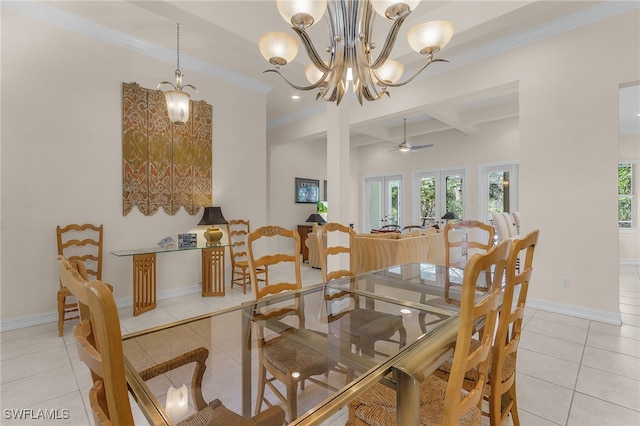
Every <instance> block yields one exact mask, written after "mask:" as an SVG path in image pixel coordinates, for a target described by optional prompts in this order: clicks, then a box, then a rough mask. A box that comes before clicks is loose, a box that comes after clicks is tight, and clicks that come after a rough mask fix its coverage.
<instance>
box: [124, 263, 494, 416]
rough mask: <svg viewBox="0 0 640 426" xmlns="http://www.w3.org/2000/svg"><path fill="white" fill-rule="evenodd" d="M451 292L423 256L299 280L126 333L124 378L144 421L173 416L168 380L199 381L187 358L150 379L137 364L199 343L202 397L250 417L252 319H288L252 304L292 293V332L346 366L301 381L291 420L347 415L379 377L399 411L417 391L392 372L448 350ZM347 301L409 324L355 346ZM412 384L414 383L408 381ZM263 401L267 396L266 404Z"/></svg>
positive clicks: (284, 299)
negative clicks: (306, 282)
mask: <svg viewBox="0 0 640 426" xmlns="http://www.w3.org/2000/svg"><path fill="white" fill-rule="evenodd" d="M450 275H451V276H452V277H454V276H455V277H458V279H460V280H461V275H462V271H460V270H455V271H450ZM452 279H453V278H452ZM336 296H338V297H336ZM450 297H453V298H455V295H449V297H447V298H445V297H444V267H443V266H437V265H432V264H425V263H422V264H419V263H415V264H407V265H399V266H395V267H391V268H388V269H384V270H379V271H372V272H368V273H365V274H362V275H359V276H357V277H356V278H353V279H343V280H336V281H333V282H331V283H329V284H316V285H310V286H305V287H303V288H302V289H301V290H298V291H289V292H285V293H282V294H279V295H275V296H273V297H270V298H265V299H262V300H260V301H259V302H257V303H256V302H246V303H244V304H241V305H238V306H236V307H232V308H227V309H224V310H221V311H217V312H212V313H211V314H206V315H201V316H197V317H194V318H190V319H186V320H181V321H178V322H175V323H171V324H167V325H164V326H160V327H155V328H152V329H149V330H145V331H141V332H136V333H132V334H128V335H125V336H123V350H124V355H125V366H126V374H127V381H128V384H129V387H130V390H131V393H132V394H133V396H134V398H135V399H136V401H137V402H138V405H139V407H140V408H141V410H142V412H143V414H144V415H145V417H146V418H147V420H148V421H149V423H150V424H154V425H165V424H166V425H171V424H175V423H176V422H177V421H179V420H180V417H182V416H185V415H186V414H185V413H183V414H182V415H181V416H178V417H176V415H174V414H172V412H171V410H167V409H166V407H167V403H168V402H171V399H172V398H173V397H172V396H170V397H168V396H167V395H168V394H169V393H171V392H169V390H170V389H172V388H179V387H181V386H182V385H186V386H187V388H194V387H195V388H197V387H198V386H200V385H199V384H196V383H195V381H194V379H193V378H192V377H195V376H194V375H193V370H194V366H193V365H187V366H184V367H180V368H178V369H176V370H173V371H172V372H169V373H167V374H164V375H161V376H158V377H155V378H153V379H150V380H148V381H144V380H143V379H142V377H141V375H140V372H141V371H143V370H145V369H148V368H150V367H152V366H154V365H156V364H159V363H162V362H165V361H167V360H169V359H171V358H174V357H177V356H180V355H181V354H184V353H186V352H189V351H192V350H196V349H199V348H205V349H206V351H207V352H208V357H207V358H206V370H205V371H204V375H203V376H202V379H201V389H200V390H201V394H202V396H203V397H204V400H205V401H211V400H213V399H216V398H217V399H219V400H220V401H221V402H222V403H223V404H224V405H225V406H226V407H227V408H228V409H230V410H233V411H235V412H236V413H238V414H241V415H242V416H244V417H247V418H250V417H251V416H252V415H254V414H255V408H256V402H255V401H256V399H257V392H258V390H257V385H258V374H257V372H258V365H257V364H258V362H259V359H260V357H259V354H258V351H260V348H259V345H258V344H257V339H256V334H257V333H256V332H255V328H256V327H258V326H259V327H262V328H263V329H264V330H267V332H268V333H271V334H278V333H286V332H287V331H286V330H288V327H289V324H287V323H286V322H284V321H285V320H280V319H276V320H269V319H267V320H265V319H263V318H264V316H262V315H260V314H259V312H261V311H262V310H264V309H265V308H267V309H275V308H278V307H280V306H283V305H284V306H286V305H290V304H291V303H292V302H293V301H294V300H297V301H299V302H301V303H300V304H299V306H300V307H301V316H302V317H303V318H304V321H303V322H304V330H301V331H298V332H297V333H294V334H289V336H292V338H294V339H295V340H296V342H297V343H299V344H303V345H306V346H308V347H309V348H311V349H313V350H315V351H318V352H320V353H322V354H325V355H326V356H327V358H328V359H330V360H331V362H332V364H333V365H336V366H340V367H342V368H343V370H346V371H349V372H350V374H346V375H345V374H341V373H338V372H336V371H330V372H329V373H328V374H326V375H325V376H324V377H320V379H323V380H325V381H326V382H328V384H329V385H330V387H328V388H325V387H322V386H318V385H316V384H313V383H309V382H307V383H305V384H304V386H303V388H302V389H301V388H300V386H298V393H297V407H298V417H297V418H295V419H292V421H291V422H290V424H294V425H303V424H304V425H318V424H327V423H329V422H330V421H332V420H333V419H334V418H337V417H339V416H343V418H345V417H344V416H345V411H346V407H347V405H348V403H349V401H351V400H353V399H354V398H356V397H357V396H358V395H360V394H362V393H363V392H364V391H366V390H367V389H368V388H370V387H371V386H373V385H374V384H375V383H377V382H379V381H382V382H383V383H386V384H388V385H389V386H392V387H396V388H397V390H398V392H400V391H401V390H402V389H404V390H403V392H405V393H407V394H406V395H401V396H400V397H399V406H398V413H399V416H400V415H401V412H403V410H417V407H413V406H411V405H410V404H411V401H416V400H417V399H416V395H415V394H410V393H411V392H412V391H411V387H408V388H407V387H406V386H402V387H401V386H397V383H396V381H397V379H398V378H399V377H404V379H406V378H407V375H406V374H404V375H403V374H402V371H404V367H406V366H407V365H413V366H416V365H419V366H421V367H420V368H426V369H427V370H431V371H433V370H435V368H436V367H437V366H438V365H439V364H440V363H441V362H443V361H444V360H446V359H447V358H448V357H449V356H450V355H451V354H452V353H453V347H454V344H455V338H456V334H457V327H458V312H457V309H458V307H457V305H456V304H455V303H447V301H450ZM478 297H482V294H480V293H479V294H478ZM354 307H358V308H359V309H364V310H367V311H371V312H373V311H375V312H384V313H388V314H393V315H396V316H398V317H400V318H401V319H402V326H403V327H404V330H405V331H406V344H405V345H404V346H402V347H401V345H399V344H398V343H397V342H393V341H382V340H380V341H377V342H375V350H374V351H373V352H369V351H366V353H365V351H362V350H359V349H358V347H357V345H354V344H353V342H352V341H351V339H352V338H353V339H354V340H355V338H356V337H357V336H353V335H351V334H350V333H352V332H353V327H350V326H349V316H350V315H351V312H352V310H353V309H354ZM336 313H339V315H336ZM336 318H339V319H336ZM399 369H400V370H399ZM407 389H409V390H407ZM413 389H414V391H415V387H414V388H413ZM191 390H192V391H193V390H194V389H191ZM196 390H198V389H196ZM193 395H195V393H191V394H189V401H188V409H187V413H193V412H194V411H196V409H195V408H194V407H195V403H194V401H193ZM265 395H266V397H267V399H269V400H270V401H271V402H273V404H276V403H277V402H278V400H277V398H276V397H275V396H274V395H272V394H271V395H270V394H269V390H268V389H267V391H266V394H265ZM196 398H197V396H196ZM168 399H169V400H170V401H167V400H168ZM405 401H406V402H405ZM283 408H284V407H283ZM263 409H266V406H264V405H263ZM168 411H169V412H168ZM398 424H400V423H398Z"/></svg>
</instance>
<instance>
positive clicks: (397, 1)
mask: <svg viewBox="0 0 640 426" xmlns="http://www.w3.org/2000/svg"><path fill="white" fill-rule="evenodd" d="M418 4H420V0H404V1H401V0H371V5H372V6H373V9H374V10H375V11H376V13H377V14H378V15H380V16H382V17H383V18H389V19H393V18H395V16H396V15H397V14H401V13H403V12H405V11H407V10H414V9H415V8H416V7H417V6H418Z"/></svg>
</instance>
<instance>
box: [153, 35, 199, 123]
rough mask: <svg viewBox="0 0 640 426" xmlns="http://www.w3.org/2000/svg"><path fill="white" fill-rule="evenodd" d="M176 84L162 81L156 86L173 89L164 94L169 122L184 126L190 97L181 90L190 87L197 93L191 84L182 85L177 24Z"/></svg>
mask: <svg viewBox="0 0 640 426" xmlns="http://www.w3.org/2000/svg"><path fill="white" fill-rule="evenodd" d="M176 57H177V67H176V73H175V75H176V84H173V83H171V82H169V81H163V82H161V83H160V84H158V89H159V88H160V87H161V86H162V85H164V84H168V85H170V86H171V87H173V90H167V91H165V92H164V97H165V99H166V101H167V113H168V115H169V120H171V122H172V123H175V124H184V123H186V122H187V121H188V120H189V101H190V100H191V97H190V96H189V94H188V93H187V92H184V91H183V90H182V88H183V87H190V88H191V89H193V90H195V91H196V92H197V91H198V90H197V89H196V87H195V86H194V85H192V84H185V85H183V84H182V77H183V75H182V72H181V71H180V24H177V37H176Z"/></svg>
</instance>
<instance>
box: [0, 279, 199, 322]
mask: <svg viewBox="0 0 640 426" xmlns="http://www.w3.org/2000/svg"><path fill="white" fill-rule="evenodd" d="M200 291H202V285H201V284H196V285H192V286H188V287H181V288H175V289H171V290H165V291H161V292H159V293H158V294H157V296H156V298H157V300H163V299H170V298H172V297H178V296H184V295H187V294H193V293H199V292H200ZM116 305H117V306H118V308H128V307H130V306H133V297H125V298H123V299H118V300H116ZM49 322H58V311H53V312H47V313H44V314H37V315H30V316H26V317H19V318H10V319H6V320H1V321H0V332H3V331H11V330H17V329H19V328H26V327H32V326H34V325H40V324H46V323H49Z"/></svg>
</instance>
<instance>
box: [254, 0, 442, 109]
mask: <svg viewBox="0 0 640 426" xmlns="http://www.w3.org/2000/svg"><path fill="white" fill-rule="evenodd" d="M418 3H420V0H358V1H355V0H321V1H317V0H276V4H277V6H278V10H279V11H280V14H281V15H282V17H283V18H284V19H285V21H287V22H289V23H291V25H293V26H292V27H291V29H292V30H293V31H294V32H295V33H297V34H298V36H299V38H300V40H301V41H302V44H303V45H304V47H305V50H306V51H307V55H308V56H309V59H310V60H311V64H309V66H307V69H306V71H305V74H306V77H307V80H309V83H311V85H310V86H298V85H296V84H293V83H291V82H290V81H289V80H287V78H286V77H285V76H284V75H282V73H281V72H280V68H281V67H282V66H284V65H286V64H287V63H289V62H291V61H292V60H293V59H294V58H295V56H296V54H297V53H298V44H297V42H296V39H295V38H294V37H293V36H291V35H290V34H287V33H282V32H271V33H267V34H265V35H263V36H262V37H261V38H260V41H259V47H260V52H261V53H262V56H264V58H265V59H266V60H267V61H269V62H270V63H271V64H272V65H274V66H275V69H269V70H266V71H264V72H274V73H276V74H278V75H280V76H281V77H282V78H283V79H284V80H285V81H286V82H287V84H289V85H290V86H291V87H293V88H295V89H296V90H305V91H308V90H315V89H317V90H318V95H317V97H316V99H318V98H320V97H321V98H322V99H324V100H325V101H329V102H337V103H338V104H340V101H341V100H342V98H343V96H344V94H345V93H346V91H347V89H348V87H349V86H352V87H353V91H354V93H355V95H356V98H357V99H358V102H360V104H362V101H363V100H366V101H375V100H378V99H380V98H381V97H382V96H383V95H385V94H387V95H389V92H387V88H388V87H399V86H404V85H405V84H407V83H409V82H411V81H412V80H413V79H414V78H415V77H416V76H418V75H419V74H420V73H421V72H422V71H424V69H425V68H427V66H429V65H430V64H431V63H433V62H448V61H447V60H445V59H435V58H434V57H433V55H434V54H435V53H437V52H438V51H439V50H440V49H442V48H443V47H444V46H445V45H446V44H447V43H448V42H449V40H451V37H452V36H453V25H452V24H451V23H449V22H446V21H433V22H426V23H423V24H419V25H417V26H415V27H413V28H412V29H410V30H409V32H408V34H407V38H408V41H409V45H410V46H411V48H412V49H413V50H415V51H416V52H418V53H420V54H422V55H425V57H426V63H425V64H424V65H423V66H422V67H421V68H420V69H419V70H418V71H417V72H416V73H415V74H414V75H412V76H410V77H409V78H407V79H406V80H404V81H401V82H398V80H400V77H401V76H402V73H403V72H404V65H403V64H401V63H400V62H397V61H394V60H391V59H389V56H390V55H391V51H392V50H393V47H394V45H395V41H396V37H397V36H398V33H399V31H400V27H401V26H402V24H403V23H404V21H405V19H407V17H408V16H409V15H410V14H411V12H412V10H414V9H415V7H416V6H417V5H418ZM325 12H326V13H325ZM376 13H377V14H378V15H380V16H382V17H383V18H386V19H389V20H391V21H393V23H392V25H391V28H390V29H389V32H388V34H387V36H386V40H385V42H384V45H383V47H382V50H381V51H380V53H379V55H378V57H377V58H374V56H373V50H374V49H375V48H376V43H374V42H373V23H374V18H375V16H376ZM323 15H327V20H328V26H329V30H330V42H331V44H330V46H329V47H327V49H326V52H327V53H328V54H329V58H328V59H327V60H325V59H323V58H322V57H321V56H320V54H319V53H318V51H317V50H316V48H315V47H314V45H313V42H312V41H311V38H310V36H309V34H308V33H307V28H309V27H310V26H311V25H313V24H314V23H315V22H318V21H319V20H320V18H322V16H323Z"/></svg>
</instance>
